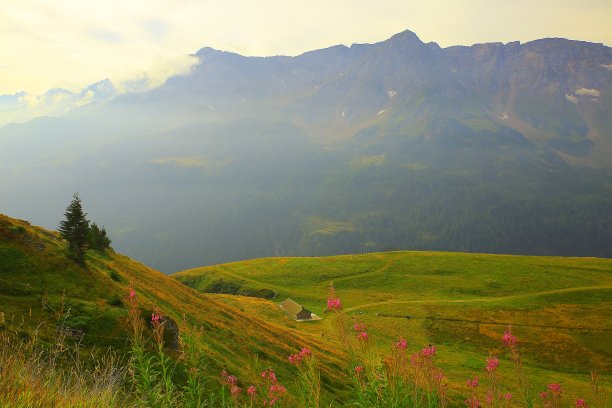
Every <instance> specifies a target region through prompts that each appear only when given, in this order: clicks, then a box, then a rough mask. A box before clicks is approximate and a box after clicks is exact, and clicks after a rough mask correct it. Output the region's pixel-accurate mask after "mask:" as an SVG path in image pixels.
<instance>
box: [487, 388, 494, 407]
mask: <svg viewBox="0 0 612 408" xmlns="http://www.w3.org/2000/svg"><path fill="white" fill-rule="evenodd" d="M485 401H486V402H487V404H488V405H491V404H492V403H493V393H492V392H491V391H487V396H486V397H485Z"/></svg>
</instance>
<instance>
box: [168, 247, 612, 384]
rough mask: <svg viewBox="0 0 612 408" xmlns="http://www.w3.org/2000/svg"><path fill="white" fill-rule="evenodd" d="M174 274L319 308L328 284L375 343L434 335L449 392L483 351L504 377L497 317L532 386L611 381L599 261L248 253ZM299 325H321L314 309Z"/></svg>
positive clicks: (610, 281) (477, 370) (607, 273)
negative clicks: (513, 339)
mask: <svg viewBox="0 0 612 408" xmlns="http://www.w3.org/2000/svg"><path fill="white" fill-rule="evenodd" d="M174 277H175V278H176V279H178V280H179V281H181V282H183V283H185V284H187V285H189V286H191V287H193V288H195V289H197V290H199V291H203V292H208V291H210V290H211V289H213V290H214V291H219V290H221V289H223V288H227V289H230V290H232V291H234V292H237V293H247V294H249V293H274V294H275V298H274V301H277V302H279V301H281V300H284V299H285V298H286V297H291V298H292V299H294V300H295V301H297V302H299V303H301V304H302V305H304V306H305V307H306V308H308V309H309V310H312V311H313V312H315V313H317V314H318V315H320V316H325V315H326V314H325V307H326V299H327V293H328V292H327V288H328V286H329V284H330V282H333V283H334V286H335V289H336V292H337V294H338V296H339V297H340V299H341V300H342V303H343V306H344V310H345V312H346V313H348V314H349V315H350V316H351V317H352V318H353V319H356V320H357V321H360V322H363V323H365V324H366V326H367V327H368V330H369V332H370V334H371V335H372V336H373V337H374V338H375V340H376V344H377V347H378V348H379V351H380V352H386V351H388V350H389V349H390V345H391V344H392V342H393V341H394V340H395V339H397V338H398V337H400V336H403V337H405V338H406V339H407V340H408V343H409V348H411V349H412V350H418V349H420V348H421V347H424V346H427V345H428V344H434V345H436V346H437V347H438V350H439V353H438V356H439V362H440V365H441V366H442V367H443V368H444V370H445V371H446V372H447V375H448V377H449V379H450V381H451V393H452V392H453V391H454V392H456V393H457V394H459V393H461V392H463V393H465V381H466V380H467V379H468V378H472V377H474V376H477V375H483V368H484V365H485V359H486V357H488V356H489V355H499V356H500V358H503V359H505V360H502V364H501V365H500V369H501V370H502V372H503V373H504V374H505V375H506V376H508V378H511V377H512V374H511V370H510V367H511V365H510V362H509V361H508V360H507V356H506V355H505V351H504V350H503V347H502V344H501V341H500V339H501V336H502V335H503V333H504V330H505V329H506V328H507V326H508V325H512V327H513V330H514V333H515V334H516V335H517V336H518V338H519V341H520V343H519V344H520V349H521V352H522V353H523V355H524V363H525V368H526V371H527V372H528V375H529V376H530V378H531V379H532V381H533V383H534V388H535V389H536V390H544V389H545V388H546V384H548V383H550V382H561V383H562V384H563V385H564V386H565V388H566V390H567V391H568V393H572V394H580V395H586V393H588V389H589V375H590V371H591V370H595V371H597V372H599V373H600V374H601V375H602V380H601V381H602V382H603V383H605V384H608V385H609V384H610V381H611V377H610V370H611V369H612V335H611V334H612V260H609V259H597V258H564V257H536V256H509V255H487V254H469V253H445V252H387V253H372V254H363V255H346V256H334V257H324V258H265V259H255V260H250V261H244V262H235V263H228V264H223V265H215V266H209V267H202V268H195V269H191V270H188V271H184V272H180V273H178V274H175V275H174ZM301 325H302V326H303V327H304V330H307V331H308V330H312V331H317V330H318V331H321V332H326V330H325V329H326V327H325V326H326V320H325V319H324V320H323V321H321V322H309V323H301ZM508 382H509V383H511V382H512V381H508Z"/></svg>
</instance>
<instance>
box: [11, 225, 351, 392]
mask: <svg viewBox="0 0 612 408" xmlns="http://www.w3.org/2000/svg"><path fill="white" fill-rule="evenodd" d="M86 265H87V267H86V268H82V267H80V266H78V265H76V264H75V263H74V262H73V261H71V260H70V259H68V258H67V257H66V244H65V243H64V242H62V241H61V240H60V239H59V236H58V234H57V233H55V232H50V231H47V230H44V229H42V228H39V227H35V226H32V225H30V224H29V223H28V222H25V221H21V220H16V219H12V218H9V217H6V216H4V215H0V312H1V313H2V319H1V321H2V324H0V332H2V331H5V330H6V331H7V332H14V333H17V334H18V335H19V336H20V337H22V338H28V337H31V336H34V332H35V331H36V333H37V338H38V339H39V340H40V341H43V342H50V341H53V339H55V338H56V335H57V331H58V330H59V329H60V328H62V330H63V329H66V330H67V331H70V334H71V335H69V336H68V340H69V341H70V342H72V343H74V342H78V343H80V344H81V345H82V346H83V347H84V348H85V349H86V350H89V351H92V350H104V348H106V347H112V348H113V349H114V350H115V351H117V352H119V353H121V354H125V353H126V352H127V350H128V347H129V344H128V338H127V332H126V324H127V323H126V318H127V311H126V307H125V306H124V304H125V302H126V298H127V293H128V285H131V287H133V288H134V289H135V290H136V296H137V297H138V299H139V302H140V307H141V309H142V313H143V316H144V318H147V317H148V316H150V315H151V312H152V311H153V310H155V308H159V310H160V312H161V313H162V314H163V315H164V316H166V317H168V318H170V319H172V320H173V321H174V322H175V323H176V325H177V326H178V330H179V333H180V332H182V331H184V330H187V329H188V327H189V330H198V331H199V332H200V334H201V336H200V337H201V339H202V346H203V347H205V349H206V354H207V357H208V358H207V364H208V365H209V366H208V367H206V370H207V371H208V372H209V374H210V375H212V376H213V377H217V376H218V374H219V373H220V372H221V370H222V369H227V370H228V371H229V372H230V373H233V374H236V375H238V376H239V377H240V378H242V379H243V381H247V380H249V379H250V380H253V379H254V378H255V377H256V376H258V374H259V372H258V371H257V369H258V368H260V367H268V366H270V367H273V368H274V369H275V370H276V371H277V374H278V376H279V378H280V379H281V380H282V381H285V383H286V384H287V386H288V387H289V389H291V388H290V386H291V382H292V380H293V378H292V377H293V375H294V373H293V371H294V370H293V369H292V367H291V366H290V365H289V363H288V361H287V356H288V355H289V354H291V353H294V352H295V351H296V350H299V349H300V348H301V347H310V348H311V349H312V350H313V352H315V353H317V355H318V356H319V358H320V360H321V361H322V363H323V372H322V376H323V377H324V378H327V379H328V380H327V381H326V382H327V385H326V387H325V388H324V392H327V394H326V395H327V397H325V398H331V397H330V394H329V391H331V390H334V393H336V394H337V393H338V390H341V389H342V383H341V382H340V377H339V374H338V371H337V369H336V368H337V367H338V365H340V364H341V362H342V359H343V356H342V353H339V352H336V351H333V347H332V345H330V344H328V343H326V342H323V341H321V337H320V335H319V332H318V331H317V330H314V329H313V328H311V327H303V326H298V325H296V324H295V322H293V321H291V320H290V319H289V318H288V317H287V316H286V315H285V314H284V313H283V312H282V311H280V310H279V309H278V307H277V306H276V305H275V304H274V303H272V302H269V301H265V300H261V299H255V298H245V297H233V296H225V295H202V294H200V293H198V292H196V291H194V290H193V289H191V288H188V287H187V286H185V285H183V284H181V283H179V282H178V281H176V280H174V279H171V278H169V277H168V276H166V275H164V274H162V273H160V272H158V271H156V270H153V269H151V268H148V267H146V266H144V265H142V264H140V263H138V262H135V261H133V260H131V259H129V258H127V257H125V256H123V255H119V254H116V253H113V252H112V251H107V252H106V253H97V252H95V251H88V253H87V257H86ZM73 334H76V336H73ZM83 354H84V355H85V353H84V352H83ZM175 357H176V356H175ZM256 362H257V363H256ZM338 395H342V391H340V393H339V394H338Z"/></svg>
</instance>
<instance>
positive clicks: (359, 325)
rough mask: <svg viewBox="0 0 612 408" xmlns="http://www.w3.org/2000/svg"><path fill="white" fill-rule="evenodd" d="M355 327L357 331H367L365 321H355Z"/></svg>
mask: <svg viewBox="0 0 612 408" xmlns="http://www.w3.org/2000/svg"><path fill="white" fill-rule="evenodd" d="M353 329H354V330H355V331H356V332H362V331H365V329H366V327H365V324H363V323H359V322H355V324H353Z"/></svg>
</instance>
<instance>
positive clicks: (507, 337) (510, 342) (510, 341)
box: [502, 326, 518, 348]
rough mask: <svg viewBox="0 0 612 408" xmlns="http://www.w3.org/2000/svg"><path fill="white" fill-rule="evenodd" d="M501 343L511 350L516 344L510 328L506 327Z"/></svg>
mask: <svg viewBox="0 0 612 408" xmlns="http://www.w3.org/2000/svg"><path fill="white" fill-rule="evenodd" d="M502 341H503V342H504V344H505V345H506V347H509V348H512V347H514V346H515V345H516V343H517V341H518V340H517V338H516V337H515V336H514V335H513V334H512V326H508V329H507V330H506V331H505V332H504V336H503V337H502Z"/></svg>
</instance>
